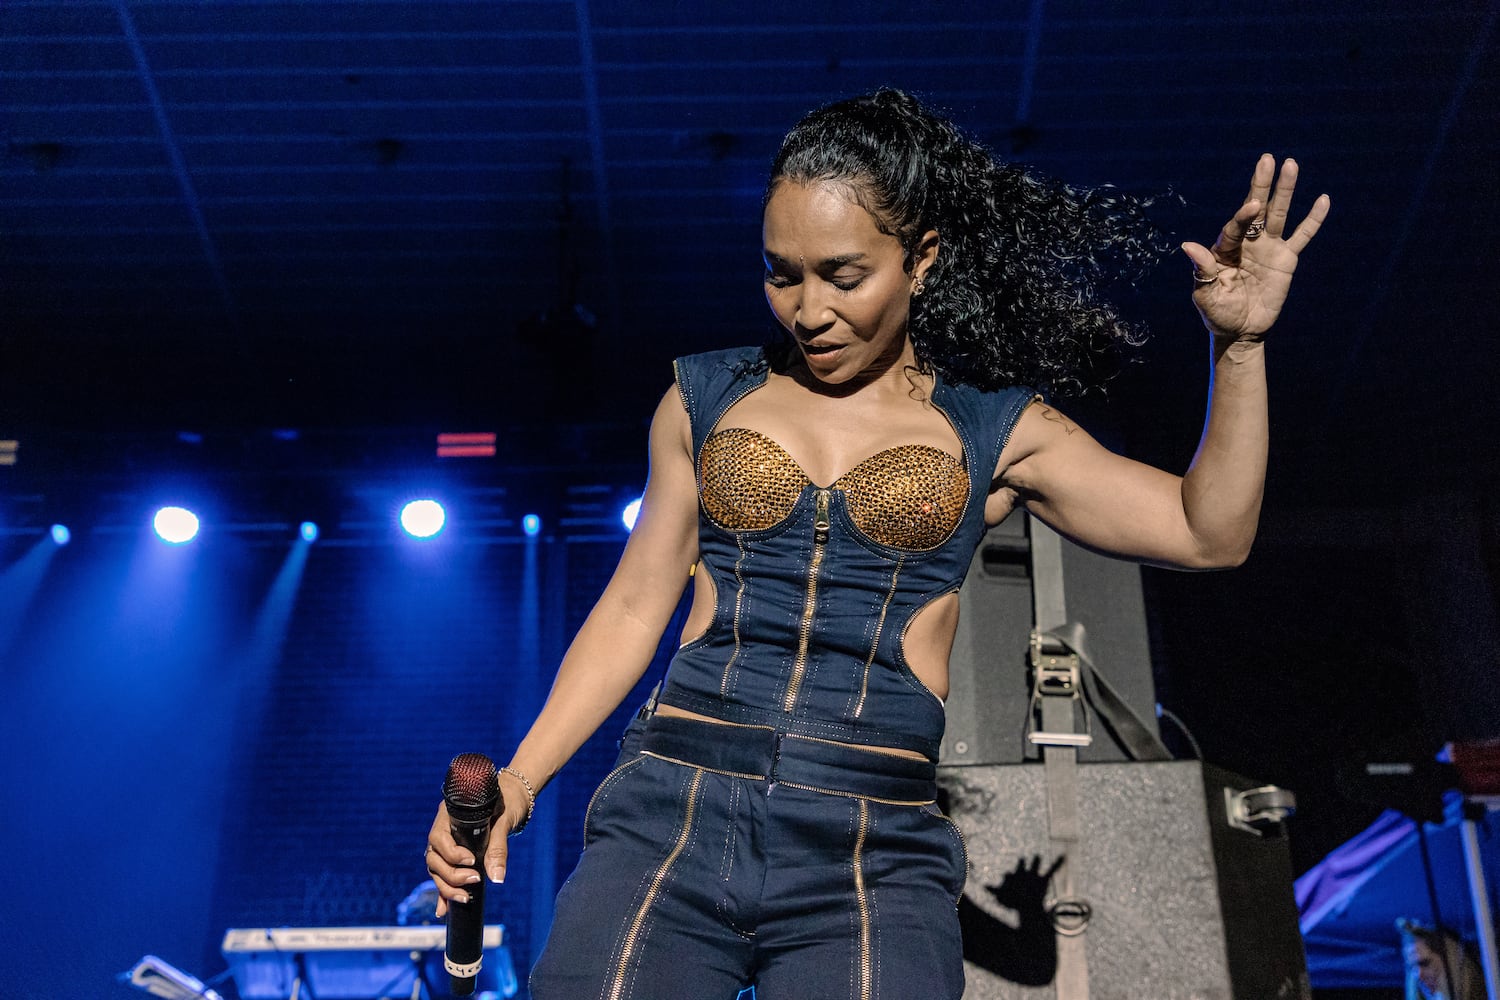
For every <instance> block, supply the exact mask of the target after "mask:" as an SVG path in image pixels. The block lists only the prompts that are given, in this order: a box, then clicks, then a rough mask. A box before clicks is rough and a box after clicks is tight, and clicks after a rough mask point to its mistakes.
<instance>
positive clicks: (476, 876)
mask: <svg viewBox="0 0 1500 1000" xmlns="http://www.w3.org/2000/svg"><path fill="white" fill-rule="evenodd" d="M478 881H479V873H478V872H475V873H474V874H472V875H469V876H468V877H466V878H465V879H464V885H473V884H474V883H475V882H478Z"/></svg>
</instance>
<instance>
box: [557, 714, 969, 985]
mask: <svg viewBox="0 0 1500 1000" xmlns="http://www.w3.org/2000/svg"><path fill="white" fill-rule="evenodd" d="M933 775H934V768H933V765H932V764H931V763H929V762H926V761H919V760H911V759H908V758H904V757H898V756H894V755H891V754H883V753H878V752H874V751H867V750H856V749H852V748H849V747H844V746H840V745H837V744H833V743H828V742H824V741H820V740H813V739H808V738H806V737H797V736H791V735H786V734H779V733H777V732H775V731H774V730H771V729H768V728H763V727H750V726H723V725H715V724H713V723H705V722H698V721H693V720H686V719H680V718H672V717H661V716H658V717H656V718H654V719H652V720H651V721H650V723H649V724H648V725H647V727H646V730H645V733H644V736H643V737H642V739H641V741H640V743H639V748H638V749H636V748H634V747H632V746H629V745H627V747H626V751H625V753H624V754H622V758H621V763H620V764H619V766H618V767H616V769H615V770H614V771H613V772H611V774H610V775H609V777H607V778H606V779H605V780H604V782H603V784H601V785H600V786H599V790H598V791H597V792H596V793H595V795H594V799H593V801H592V802H591V803H590V805H589V811H588V815H587V818H586V820H585V834H584V850H583V855H582V857H581V858H580V860H579V863H578V867H577V869H576V870H575V871H574V872H573V874H572V875H571V876H570V877H569V878H568V881H567V882H566V883H565V884H564V885H563V888H562V891H561V892H560V893H559V895H558V899H557V913H556V918H555V920H554V922H553V926H552V931H551V934H550V936H549V937H548V940H547V945H546V948H545V949H544V950H543V953H542V955H541V957H540V958H539V959H538V961H537V964H536V968H535V969H534V970H533V972H532V977H531V991H532V996H533V997H535V998H537V1000H593V998H599V1000H734V997H735V996H736V995H737V994H738V992H739V991H740V990H741V989H743V988H744V987H747V986H751V985H754V986H755V987H756V997H757V1000H878V998H882V997H884V998H887V1000H892V998H895V997H906V996H923V997H934V998H952V1000H958V998H959V997H961V996H962V994H963V952H962V941H961V939H960V934H959V925H958V914H957V903H958V899H959V897H960V896H961V895H962V892H963V883H964V878H965V875H966V870H967V861H966V858H965V854H964V848H963V841H962V838H961V837H960V835H959V833H958V831H957V829H956V828H955V827H954V826H953V824H952V823H951V822H950V821H949V820H948V819H947V818H946V817H944V816H943V815H942V814H941V813H940V812H939V811H938V809H937V806H936V805H935V804H934V801H933V800H934V798H935V793H936V785H935V783H934V777H933Z"/></svg>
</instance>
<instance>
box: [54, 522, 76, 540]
mask: <svg viewBox="0 0 1500 1000" xmlns="http://www.w3.org/2000/svg"><path fill="white" fill-rule="evenodd" d="M52 540H53V541H54V542H56V543H57V544H58V545H67V544H68V543H69V542H71V541H72V540H73V533H72V532H71V531H69V530H68V526H67V525H66V524H54V525H53V526H52Z"/></svg>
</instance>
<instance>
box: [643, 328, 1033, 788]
mask: <svg viewBox="0 0 1500 1000" xmlns="http://www.w3.org/2000/svg"><path fill="white" fill-rule="evenodd" d="M675 369H676V374H677V386H678V391H679V393H680V394H681V396H682V399H683V403H684V405H685V406H686V408H687V411H688V416H689V420H690V422H691V424H692V432H693V448H694V455H695V459H696V463H697V471H698V491H699V515H700V516H699V519H698V520H699V532H698V536H699V537H698V541H699V557H700V563H699V568H698V572H703V573H708V574H709V575H710V578H711V580H712V583H713V589H714V596H715V607H714V613H713V617H712V619H711V621H710V622H709V625H708V627H707V628H706V629H705V630H704V632H703V633H702V634H700V635H698V636H696V637H694V638H692V639H691V640H690V641H688V642H687V643H686V644H684V645H683V646H682V648H681V649H679V650H678V652H677V654H676V656H674V658H673V660H672V665H671V667H670V669H669V672H668V675H667V683H666V685H665V687H664V690H663V692H662V696H661V700H662V701H663V702H664V703H665V704H669V705H675V706H677V707H679V708H683V709H687V710H689V711H694V712H698V713H701V714H704V715H708V716H711V717H714V718H718V719H722V720H724V721H727V722H739V723H744V724H750V725H765V726H770V727H772V728H774V729H776V730H777V731H779V732H787V733H794V734H797V735H800V736H810V737H814V738H821V739H830V740H836V741H839V742H846V743H856V744H867V745H875V746H886V747H899V748H902V749H907V750H915V751H918V752H920V753H923V754H925V755H926V756H928V757H930V758H932V759H934V760H935V759H936V758H937V753H938V747H939V744H940V742H941V740H942V734H943V705H942V702H941V701H940V700H939V699H938V698H937V697H936V696H935V695H934V694H933V692H932V691H931V690H929V689H928V688H927V687H926V686H925V685H923V684H922V682H921V681H920V680H919V679H918V678H917V677H916V675H915V674H913V673H912V671H911V669H910V667H909V666H908V665H907V663H906V659H905V655H904V652H903V649H902V639H903V637H904V635H905V631H906V627H907V626H908V625H909V624H910V622H911V621H912V620H913V619H914V618H915V617H916V616H917V614H919V613H920V612H921V610H922V609H923V608H924V607H925V606H927V605H928V604H929V603H930V602H932V601H933V600H935V599H937V598H939V597H942V596H943V595H945V594H948V593H952V592H953V591H955V590H957V588H958V586H959V584H960V583H961V582H962V580H963V576H964V573H965V572H966V571H967V570H968V566H969V561H970V559H971V558H972V557H973V553H974V550H975V548H976V547H977V546H978V544H979V540H980V538H981V537H982V536H983V534H984V530H985V526H984V498H985V496H986V495H987V493H988V489H989V484H990V479H991V477H992V475H993V472H994V469H995V465H996V463H997V462H998V461H999V455H1000V451H1001V449H1002V448H1003V447H1004V445H1005V441H1006V440H1007V439H1008V437H1009V434H1010V431H1011V429H1012V428H1013V427H1014V424H1015V421H1016V419H1017V417H1018V416H1019V415H1020V413H1021V411H1022V409H1024V407H1025V405H1026V403H1027V402H1029V401H1030V399H1031V398H1032V394H1031V393H1030V392H1029V391H1026V390H1023V389H1007V390H1002V391H1000V392H980V391H978V390H976V389H972V388H969V387H966V386H955V385H948V384H946V383H944V382H942V381H941V380H939V381H938V383H937V384H936V385H935V386H934V389H933V394H932V403H933V405H934V406H936V407H937V408H938V409H939V410H940V411H941V412H942V413H943V414H944V416H946V417H947V418H948V421H949V423H950V424H951V425H952V427H953V430H954V431H955V433H956V434H957V436H958V439H959V443H960V446H961V448H962V452H963V459H962V460H959V459H957V458H955V457H954V456H952V455H950V454H948V453H947V452H945V451H943V450H941V449H938V448H933V447H929V446H926V445H897V446H896V447H893V448H887V449H886V450H884V451H881V452H879V453H877V454H875V455H872V456H870V457H869V458H867V459H865V460H864V461H862V462H860V463H859V464H858V465H856V466H855V467H854V468H853V469H850V470H849V471H848V472H847V473H845V474H844V475H842V476H840V477H839V478H838V480H836V481H835V482H834V483H832V484H831V485H829V486H826V487H823V486H818V485H817V484H815V483H813V482H811V481H810V480H809V479H808V477H807V475H806V474H805V473H804V472H803V470H802V469H801V467H799V466H798V465H797V463H796V461H795V460H794V459H793V458H792V456H791V455H790V454H788V453H787V452H786V450H785V449H784V448H782V446H781V445H780V444H778V443H777V442H776V441H774V440H772V439H771V438H769V437H767V436H766V435H764V434H761V433H759V432H757V431H754V430H751V429H748V428H743V427H726V428H723V429H718V428H716V426H715V425H716V424H717V423H718V421H719V418H720V417H721V416H723V414H724V413H725V412H726V411H727V410H728V409H729V407H730V406H732V405H733V404H734V403H735V402H736V401H737V400H739V399H740V398H742V397H743V396H745V395H746V394H747V393H749V392H751V391H753V390H755V389H756V388H759V387H760V386H761V385H763V384H764V382H765V378H766V371H767V365H766V362H765V359H764V356H763V354H762V352H761V351H760V350H759V349H754V348H751V349H740V350H734V351H718V352H713V353H710V354H700V355H693V356H691V357H688V358H681V359H679V360H678V361H677V362H676V363H675Z"/></svg>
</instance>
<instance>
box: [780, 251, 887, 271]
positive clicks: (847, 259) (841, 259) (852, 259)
mask: <svg viewBox="0 0 1500 1000" xmlns="http://www.w3.org/2000/svg"><path fill="white" fill-rule="evenodd" d="M761 254H762V256H764V257H765V259H766V262H767V263H769V264H787V265H790V264H791V261H789V260H787V259H786V258H785V257H783V256H781V255H780V254H778V253H772V252H771V251H770V250H762V251H761ZM868 256H869V254H866V253H862V252H860V253H843V254H838V255H837V256H834V257H825V258H824V259H823V261H822V262H821V263H818V264H815V265H814V266H816V267H818V268H823V269H833V268H839V267H843V266H844V265H845V264H857V263H859V262H860V261H862V260H864V259H865V258H866V257H868ZM799 266H800V265H799Z"/></svg>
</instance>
